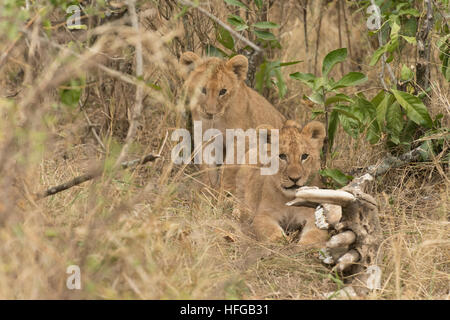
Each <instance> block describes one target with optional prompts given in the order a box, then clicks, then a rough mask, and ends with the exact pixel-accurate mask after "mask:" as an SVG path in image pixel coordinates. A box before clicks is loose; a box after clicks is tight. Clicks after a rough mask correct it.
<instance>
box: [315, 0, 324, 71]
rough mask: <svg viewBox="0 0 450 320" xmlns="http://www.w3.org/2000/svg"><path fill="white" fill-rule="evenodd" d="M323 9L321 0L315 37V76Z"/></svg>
mask: <svg viewBox="0 0 450 320" xmlns="http://www.w3.org/2000/svg"><path fill="white" fill-rule="evenodd" d="M323 8H325V0H322V3H321V6H320V13H319V26H318V27H317V36H316V52H315V54H314V74H316V71H317V56H318V55H319V44H320V28H321V27H322V17H323V15H324V13H323Z"/></svg>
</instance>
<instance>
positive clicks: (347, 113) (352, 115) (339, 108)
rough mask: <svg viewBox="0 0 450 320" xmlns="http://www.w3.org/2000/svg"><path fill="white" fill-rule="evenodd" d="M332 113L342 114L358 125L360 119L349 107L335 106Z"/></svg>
mask: <svg viewBox="0 0 450 320" xmlns="http://www.w3.org/2000/svg"><path fill="white" fill-rule="evenodd" d="M333 111H336V112H338V113H339V114H342V115H344V116H346V117H348V118H351V119H353V120H355V121H357V122H358V123H359V122H360V118H359V117H358V116H357V115H356V114H355V112H354V109H353V108H351V107H349V106H344V105H337V106H335V107H334V108H333Z"/></svg>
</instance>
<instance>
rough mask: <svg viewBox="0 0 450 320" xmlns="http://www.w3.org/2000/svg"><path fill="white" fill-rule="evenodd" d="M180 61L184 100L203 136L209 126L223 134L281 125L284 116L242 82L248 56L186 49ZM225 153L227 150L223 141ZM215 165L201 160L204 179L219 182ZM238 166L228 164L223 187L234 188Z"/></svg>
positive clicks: (213, 184) (232, 189) (229, 189)
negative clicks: (202, 54)
mask: <svg viewBox="0 0 450 320" xmlns="http://www.w3.org/2000/svg"><path fill="white" fill-rule="evenodd" d="M180 64H181V65H183V66H184V67H185V70H186V71H187V72H186V74H185V75H184V76H185V90H186V92H185V98H186V99H185V100H186V104H187V107H188V108H189V109H190V110H191V113H192V120H193V121H201V124H202V136H203V134H204V132H205V131H206V130H208V129H211V128H215V129H218V130H219V131H220V132H221V133H222V136H223V137H225V136H226V132H225V130H226V129H242V130H247V129H250V128H253V129H255V128H256V127H257V126H259V125H261V124H263V123H264V124H269V125H271V126H273V127H275V128H280V127H281V126H282V124H283V121H284V117H283V116H282V115H281V113H280V112H278V111H277V110H276V109H275V108H274V107H273V106H272V105H271V104H270V102H268V101H267V100H266V99H265V98H264V97H263V96H261V95H260V94H259V93H258V92H256V91H255V90H253V89H251V88H249V87H248V86H247V85H246V84H245V79H246V77H247V70H248V60H247V58H246V57H245V56H243V55H237V56H234V57H233V58H231V59H229V60H224V59H219V58H216V57H207V58H200V57H199V56H198V55H196V54H195V53H193V52H185V53H183V54H182V55H181V57H180ZM223 148H224V157H225V154H226V152H227V150H226V147H225V144H224V147H223ZM215 167H216V165H211V166H208V165H205V164H202V166H201V169H202V170H205V169H206V171H207V173H208V178H209V179H207V181H206V182H208V184H209V185H210V186H212V187H217V186H219V182H220V179H219V173H218V171H217V170H211V169H213V168H215ZM236 171H237V168H236V167H227V169H226V170H225V172H224V174H223V180H224V187H225V189H226V190H228V191H231V192H233V191H234V180H235V174H236Z"/></svg>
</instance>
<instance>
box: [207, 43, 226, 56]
mask: <svg viewBox="0 0 450 320" xmlns="http://www.w3.org/2000/svg"><path fill="white" fill-rule="evenodd" d="M205 51H206V55H207V56H210V57H219V58H224V57H226V56H227V54H226V53H225V52H223V51H222V50H220V49H219V48H216V47H215V46H213V45H210V44H208V45H206V49H205Z"/></svg>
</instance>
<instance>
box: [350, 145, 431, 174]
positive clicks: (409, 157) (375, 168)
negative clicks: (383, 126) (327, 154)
mask: <svg viewBox="0 0 450 320" xmlns="http://www.w3.org/2000/svg"><path fill="white" fill-rule="evenodd" d="M421 152H424V150H423V149H422V148H421V147H417V148H415V149H412V150H411V151H408V152H406V153H404V154H402V155H400V156H399V157H394V156H393V155H388V156H386V157H385V158H383V159H382V160H381V162H380V163H379V164H376V165H371V166H369V167H367V168H363V169H357V170H353V171H352V172H350V174H351V175H355V174H358V173H361V172H364V173H369V174H370V175H371V176H373V177H378V176H381V175H383V174H385V173H386V172H387V171H388V170H390V169H393V168H398V167H401V166H403V165H405V164H407V163H410V162H414V161H418V160H419V159H420V153H421Z"/></svg>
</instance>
